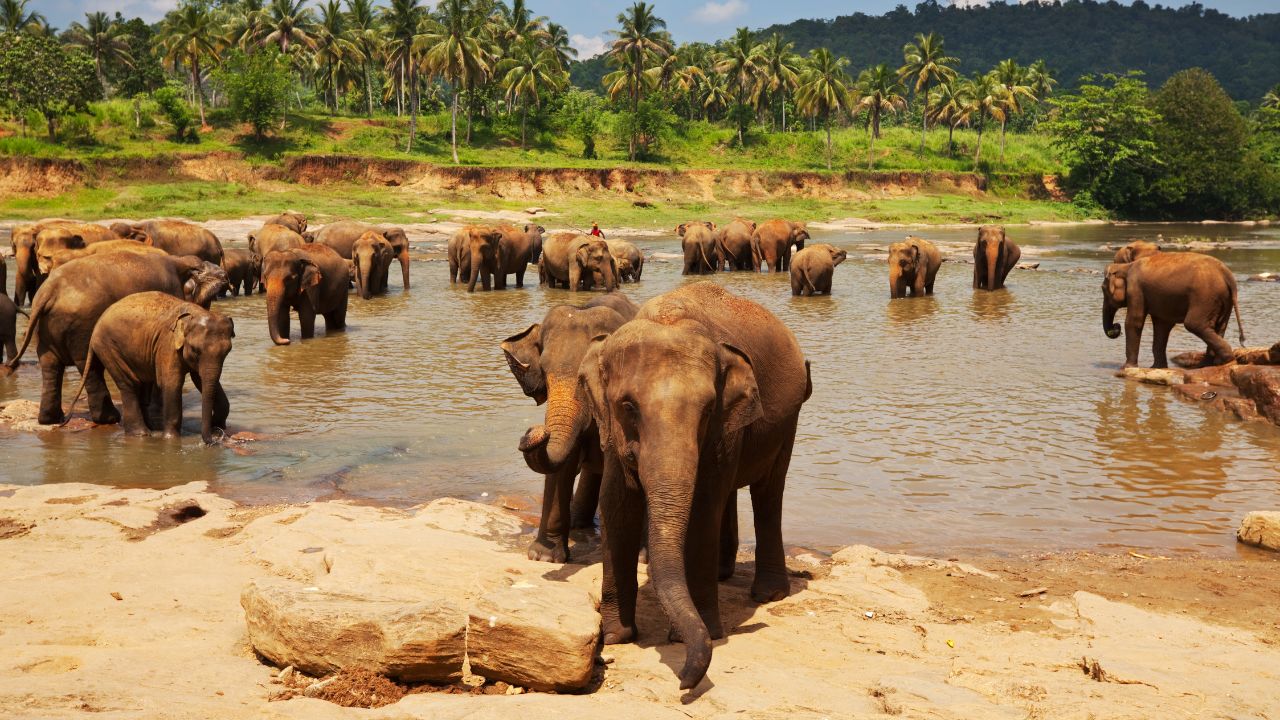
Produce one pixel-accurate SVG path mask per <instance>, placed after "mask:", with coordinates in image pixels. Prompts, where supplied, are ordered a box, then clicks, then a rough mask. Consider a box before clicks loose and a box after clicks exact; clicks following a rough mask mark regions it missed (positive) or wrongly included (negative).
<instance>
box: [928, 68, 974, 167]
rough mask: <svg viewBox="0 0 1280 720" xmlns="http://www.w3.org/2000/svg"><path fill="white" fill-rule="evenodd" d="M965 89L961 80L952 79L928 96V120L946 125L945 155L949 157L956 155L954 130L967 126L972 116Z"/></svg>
mask: <svg viewBox="0 0 1280 720" xmlns="http://www.w3.org/2000/svg"><path fill="white" fill-rule="evenodd" d="M966 88H967V83H965V82H964V81H963V80H960V79H953V80H950V81H948V82H945V83H942V84H941V85H939V86H938V87H937V88H936V89H935V90H934V91H933V92H932V93H931V94H930V96H929V108H930V110H929V115H930V118H929V119H931V120H933V121H934V122H935V123H938V122H945V123H946V124H947V155H948V156H950V157H955V154H956V142H955V132H956V128H957V127H958V126H960V125H966V124H968V122H969V117H970V115H971V114H972V106H971V104H970V101H969V96H968V94H967V89H966Z"/></svg>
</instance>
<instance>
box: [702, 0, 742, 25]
mask: <svg viewBox="0 0 1280 720" xmlns="http://www.w3.org/2000/svg"><path fill="white" fill-rule="evenodd" d="M746 11H747V4H746V3H745V2H743V0H724V2H715V0H711V2H708V3H706V4H704V5H702V6H701V7H699V8H698V9H697V10H694V11H693V19H694V20H697V21H698V22H702V23H722V22H727V21H729V20H732V19H734V18H736V17H738V16H739V15H742V14H743V13H745V12H746Z"/></svg>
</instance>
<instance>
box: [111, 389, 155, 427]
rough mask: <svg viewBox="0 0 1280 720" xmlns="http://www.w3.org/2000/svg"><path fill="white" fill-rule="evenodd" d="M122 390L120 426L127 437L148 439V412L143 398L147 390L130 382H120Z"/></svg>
mask: <svg viewBox="0 0 1280 720" xmlns="http://www.w3.org/2000/svg"><path fill="white" fill-rule="evenodd" d="M116 387H118V388H120V425H121V426H122V427H124V432H125V434H126V435H134V436H137V437H146V436H148V435H150V434H151V433H150V431H149V430H148V428H147V417H146V416H147V412H146V405H145V404H144V401H143V397H144V396H145V395H146V393H145V388H144V387H141V386H138V385H134V384H132V383H129V382H123V383H121V382H118V383H116Z"/></svg>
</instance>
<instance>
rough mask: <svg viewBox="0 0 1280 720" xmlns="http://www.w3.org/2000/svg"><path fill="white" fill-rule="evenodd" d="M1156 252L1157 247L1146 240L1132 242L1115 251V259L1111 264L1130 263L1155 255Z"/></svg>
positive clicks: (1158, 249) (1157, 250) (1158, 247)
mask: <svg viewBox="0 0 1280 720" xmlns="http://www.w3.org/2000/svg"><path fill="white" fill-rule="evenodd" d="M1158 252H1160V246H1159V245H1157V244H1155V243H1153V242H1147V241H1146V240H1134V241H1133V242H1131V243H1129V244H1128V245H1125V246H1124V247H1122V248H1120V249H1119V250H1117V251H1116V258H1115V260H1113V261H1112V262H1116V263H1121V264H1123V263H1131V262H1133V261H1134V260H1137V259H1138V258H1140V257H1146V256H1148V255H1155V254H1156V253H1158Z"/></svg>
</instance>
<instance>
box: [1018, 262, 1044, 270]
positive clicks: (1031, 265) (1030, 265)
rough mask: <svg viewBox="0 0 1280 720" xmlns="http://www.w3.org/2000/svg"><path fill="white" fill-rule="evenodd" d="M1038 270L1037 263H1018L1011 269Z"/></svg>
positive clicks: (1038, 264) (1038, 265)
mask: <svg viewBox="0 0 1280 720" xmlns="http://www.w3.org/2000/svg"><path fill="white" fill-rule="evenodd" d="M1039 268H1040V263H1038V262H1035V263H1018V264H1017V265H1014V266H1013V269H1014V270H1038V269H1039Z"/></svg>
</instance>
